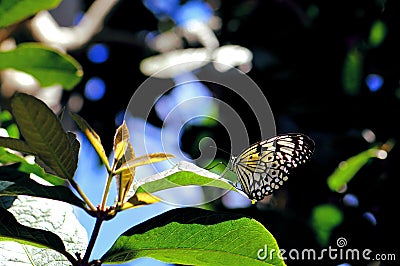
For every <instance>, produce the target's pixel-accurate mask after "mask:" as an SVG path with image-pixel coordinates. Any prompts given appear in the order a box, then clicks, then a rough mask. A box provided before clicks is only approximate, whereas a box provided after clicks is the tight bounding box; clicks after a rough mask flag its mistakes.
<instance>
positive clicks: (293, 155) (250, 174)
mask: <svg viewBox="0 0 400 266" xmlns="http://www.w3.org/2000/svg"><path fill="white" fill-rule="evenodd" d="M313 153H314V141H313V140H312V139H310V138H309V137H308V136H306V135H304V134H300V133H289V134H285V135H278V136H275V137H271V138H268V139H266V140H262V141H260V142H257V143H255V144H253V145H251V146H250V147H249V148H247V149H245V150H244V151H242V153H240V154H239V155H238V156H237V157H235V156H232V157H231V160H230V166H229V167H230V169H231V170H232V171H233V172H235V173H236V175H237V176H238V179H239V182H240V184H241V190H243V192H244V193H246V195H247V196H248V197H249V198H250V199H251V200H253V201H257V200H261V199H263V198H264V197H265V196H268V195H270V194H272V193H273V192H274V191H275V190H277V189H278V188H279V187H281V186H282V185H283V182H284V181H286V180H287V179H288V176H289V175H290V173H291V172H292V170H293V169H294V168H296V167H297V166H298V165H301V164H304V163H306V162H307V161H309V160H310V158H311V156H312V154H313Z"/></svg>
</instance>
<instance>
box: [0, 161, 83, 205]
mask: <svg viewBox="0 0 400 266" xmlns="http://www.w3.org/2000/svg"><path fill="white" fill-rule="evenodd" d="M18 195H26V196H34V197H40V198H47V199H53V200H59V201H64V202H67V203H69V204H72V205H75V206H77V207H80V208H83V209H85V207H86V204H85V203H84V202H83V201H82V200H80V199H79V198H78V197H77V196H75V194H74V193H73V192H72V191H71V189H69V188H68V187H65V186H46V185H42V184H39V183H38V182H36V181H34V180H33V179H31V178H30V177H29V174H27V173H23V172H20V171H19V170H18V164H17V165H10V166H2V167H0V196H18Z"/></svg>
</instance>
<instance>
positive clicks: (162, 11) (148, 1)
mask: <svg viewBox="0 0 400 266" xmlns="http://www.w3.org/2000/svg"><path fill="white" fill-rule="evenodd" d="M143 4H144V6H145V7H147V8H148V9H149V10H150V11H151V12H153V14H154V15H156V17H158V18H162V17H164V16H165V15H171V14H172V13H173V12H174V11H175V10H176V9H177V8H178V7H179V0H143Z"/></svg>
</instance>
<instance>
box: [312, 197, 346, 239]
mask: <svg viewBox="0 0 400 266" xmlns="http://www.w3.org/2000/svg"><path fill="white" fill-rule="evenodd" d="M342 221H343V213H342V211H341V210H339V209H338V208H337V207H336V206H334V205H332V204H322V205H318V206H316V207H314V209H313V211H312V214H311V224H312V226H313V228H314V230H315V232H316V234H317V239H318V241H319V242H320V244H321V245H322V246H323V247H325V246H328V244H329V238H330V236H331V233H332V230H333V229H334V228H335V227H337V226H338V225H339V224H340V223H341V222H342Z"/></svg>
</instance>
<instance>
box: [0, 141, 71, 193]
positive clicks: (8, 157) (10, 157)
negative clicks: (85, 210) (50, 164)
mask: <svg viewBox="0 0 400 266" xmlns="http://www.w3.org/2000/svg"><path fill="white" fill-rule="evenodd" d="M0 163H2V164H10V163H18V164H19V167H18V171H20V172H24V173H27V174H30V173H32V174H35V175H36V176H38V177H40V178H43V179H44V180H46V181H47V182H49V183H50V184H52V185H55V186H57V185H64V184H65V179H62V178H60V177H58V176H55V175H52V174H48V173H46V172H45V171H44V169H43V168H42V167H40V166H39V165H37V164H36V163H33V164H32V163H29V162H27V161H26V159H25V158H23V157H21V156H18V155H17V154H14V153H11V152H8V151H6V149H4V148H1V147H0Z"/></svg>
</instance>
